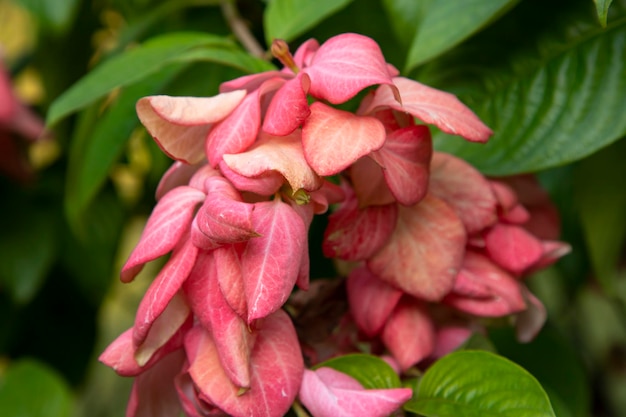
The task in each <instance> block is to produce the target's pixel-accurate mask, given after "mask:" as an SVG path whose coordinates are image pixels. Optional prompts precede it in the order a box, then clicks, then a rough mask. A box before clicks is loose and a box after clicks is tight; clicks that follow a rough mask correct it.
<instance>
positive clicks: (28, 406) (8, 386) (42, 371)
mask: <svg viewBox="0 0 626 417" xmlns="http://www.w3.org/2000/svg"><path fill="white" fill-rule="evenodd" d="M0 410H2V415H3V416H6V417H21V416H23V417H68V416H70V415H71V412H72V397H71V392H70V390H69V387H68V386H67V384H66V383H65V381H64V380H63V379H62V378H61V377H60V376H59V375H58V374H57V373H56V372H55V371H54V370H52V369H50V368H49V367H48V366H46V365H44V364H42V363H39V362H36V361H33V360H21V361H19V362H15V363H12V364H11V365H10V366H9V368H8V369H7V370H6V373H5V374H4V378H3V379H2V381H0Z"/></svg>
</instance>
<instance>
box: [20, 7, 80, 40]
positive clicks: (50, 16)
mask: <svg viewBox="0 0 626 417" xmlns="http://www.w3.org/2000/svg"><path fill="white" fill-rule="evenodd" d="M80 2H81V0H56V1H49V0H17V3H18V4H20V5H21V6H22V7H24V8H25V9H27V10H28V11H29V12H30V13H31V14H32V15H33V16H34V17H35V18H36V19H37V21H38V23H39V24H40V25H41V26H42V27H43V28H44V29H47V30H50V31H52V32H56V33H62V32H65V31H66V30H67V29H69V27H70V25H71V23H72V21H73V20H74V17H75V16H76V12H77V11H78V7H79V6H80Z"/></svg>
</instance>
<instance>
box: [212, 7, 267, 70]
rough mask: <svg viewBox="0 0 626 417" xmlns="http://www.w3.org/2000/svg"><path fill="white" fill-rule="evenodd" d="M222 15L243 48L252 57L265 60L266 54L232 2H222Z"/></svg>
mask: <svg viewBox="0 0 626 417" xmlns="http://www.w3.org/2000/svg"><path fill="white" fill-rule="evenodd" d="M221 6H222V14H223V15H224V18H225V19H226V21H227V22H228V26H230V29H231V30H232V31H233V33H234V34H235V37H236V38H237V39H238V40H239V42H241V44H242V45H243V47H244V48H246V50H247V51H248V52H250V53H251V54H252V55H254V56H256V57H259V58H263V59H266V58H267V54H266V53H265V50H264V49H263V47H261V45H260V44H259V42H258V41H257V40H256V38H255V37H254V36H253V35H252V33H251V32H250V29H249V28H248V25H246V23H245V22H244V21H243V20H242V19H241V16H240V15H239V12H238V11H237V8H236V7H235V4H234V0H222V2H221Z"/></svg>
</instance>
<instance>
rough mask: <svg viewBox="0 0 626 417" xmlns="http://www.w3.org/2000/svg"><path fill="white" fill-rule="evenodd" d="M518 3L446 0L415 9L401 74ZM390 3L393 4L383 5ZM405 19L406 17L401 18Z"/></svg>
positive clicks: (449, 46) (456, 42)
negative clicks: (411, 35) (409, 40)
mask: <svg viewBox="0 0 626 417" xmlns="http://www.w3.org/2000/svg"><path fill="white" fill-rule="evenodd" d="M518 1H519V0H446V1H431V2H427V6H425V10H424V8H418V7H416V8H415V10H414V11H415V12H416V14H417V15H416V16H415V18H413V19H411V21H412V24H413V25H415V27H416V30H415V33H414V34H413V38H412V40H411V47H410V48H409V54H408V57H407V60H406V64H405V67H404V69H405V71H406V72H408V71H411V70H412V69H413V68H415V67H416V66H418V65H419V64H421V63H424V62H426V61H428V60H430V59H432V58H434V57H436V56H437V55H439V54H441V53H443V52H445V51H447V50H448V49H450V48H452V47H453V46H455V45H457V44H458V43H460V42H461V41H463V40H464V39H467V38H468V37H469V36H470V35H472V34H473V33H475V32H477V31H478V30H480V29H481V28H482V27H484V26H485V25H487V24H488V23H489V22H491V21H492V20H494V19H495V18H497V17H498V16H499V15H501V14H502V13H504V12H505V11H506V10H508V9H509V8H510V7H512V6H513V5H514V4H515V3H517V2H518ZM390 3H394V2H392V1H389V2H387V4H390ZM399 3H403V2H402V1H401V2H399ZM415 3H420V2H415ZM406 18H407V16H405V17H404V19H406Z"/></svg>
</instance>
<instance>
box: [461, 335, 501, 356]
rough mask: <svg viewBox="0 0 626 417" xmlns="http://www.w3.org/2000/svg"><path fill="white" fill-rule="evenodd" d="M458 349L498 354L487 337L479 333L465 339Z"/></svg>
mask: <svg viewBox="0 0 626 417" xmlns="http://www.w3.org/2000/svg"><path fill="white" fill-rule="evenodd" d="M459 349H462V350H485V351H487V352H493V353H498V352H497V350H496V347H495V346H494V345H493V343H491V340H489V338H488V337H486V336H484V335H482V334H481V333H478V332H476V333H474V334H472V335H471V336H470V338H469V339H467V340H466V341H465V342H464V343H463V344H462V345H461V346H460V348H459Z"/></svg>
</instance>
